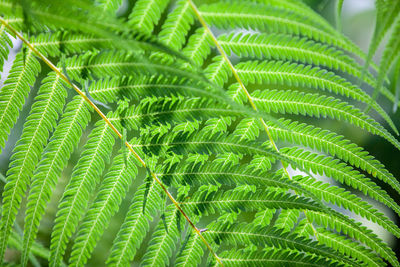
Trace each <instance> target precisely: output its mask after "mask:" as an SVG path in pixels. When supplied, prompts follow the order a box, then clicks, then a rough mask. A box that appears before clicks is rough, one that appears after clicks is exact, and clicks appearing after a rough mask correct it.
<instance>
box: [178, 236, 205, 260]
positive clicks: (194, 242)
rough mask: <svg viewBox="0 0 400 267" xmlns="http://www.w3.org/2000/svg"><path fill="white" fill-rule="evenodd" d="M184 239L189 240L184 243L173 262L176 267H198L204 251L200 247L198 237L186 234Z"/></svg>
mask: <svg viewBox="0 0 400 267" xmlns="http://www.w3.org/2000/svg"><path fill="white" fill-rule="evenodd" d="M188 232H189V230H188V231H187V233H186V235H187V237H186V238H189V239H188V241H187V242H186V243H183V247H181V249H180V252H179V254H178V257H177V259H176V261H175V264H176V266H182V267H184V266H193V267H194V266H198V265H199V264H200V263H201V260H202V256H203V253H204V249H203V247H202V246H201V240H200V238H199V236H198V235H195V234H193V233H190V232H189V233H188Z"/></svg>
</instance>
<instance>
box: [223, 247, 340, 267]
mask: <svg viewBox="0 0 400 267" xmlns="http://www.w3.org/2000/svg"><path fill="white" fill-rule="evenodd" d="M221 260H222V262H223V263H224V266H232V267H233V266H238V267H241V266H246V267H257V266H264V265H267V266H274V267H279V266H304V267H307V266H316V267H318V266H340V264H338V263H336V262H331V261H329V260H327V259H325V258H323V257H315V256H314V255H309V254H303V253H300V252H297V251H295V250H288V249H278V248H265V249H264V251H263V252H251V251H244V250H236V249H235V250H231V251H226V252H224V253H222V254H221Z"/></svg>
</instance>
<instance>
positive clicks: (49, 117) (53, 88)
mask: <svg viewBox="0 0 400 267" xmlns="http://www.w3.org/2000/svg"><path fill="white" fill-rule="evenodd" d="M32 59H33V55H32ZM36 63H37V62H36ZM26 86H29V85H27V84H26ZM65 97H66V90H65V89H64V87H63V85H62V80H61V79H60V77H59V76H58V75H56V74H55V73H50V74H49V75H48V76H47V77H46V78H45V79H44V80H43V82H42V85H41V87H40V89H39V93H38V95H37V97H36V98H35V100H36V101H35V102H34V104H33V105H32V109H31V112H30V114H29V116H28V118H27V121H26V123H25V125H24V130H23V133H22V136H21V139H20V140H19V141H18V143H17V145H16V147H15V149H14V154H13V156H12V159H11V162H10V168H9V170H8V171H7V184H6V186H5V189H4V191H3V207H2V215H3V216H2V218H1V243H0V255H3V254H4V251H5V249H6V246H7V241H8V238H9V234H10V231H11V227H12V226H13V224H14V220H15V217H16V215H17V212H18V210H19V207H20V204H21V200H22V198H23V197H24V196H25V191H26V190H27V187H28V185H29V184H30V178H31V176H32V174H33V171H34V170H35V167H36V164H37V163H38V161H39V157H40V155H41V153H42V151H43V148H44V146H45V145H46V144H47V139H48V137H49V134H50V132H51V131H52V130H53V128H54V127H55V125H56V122H57V119H58V115H59V113H61V111H62V108H63V105H64V101H65Z"/></svg>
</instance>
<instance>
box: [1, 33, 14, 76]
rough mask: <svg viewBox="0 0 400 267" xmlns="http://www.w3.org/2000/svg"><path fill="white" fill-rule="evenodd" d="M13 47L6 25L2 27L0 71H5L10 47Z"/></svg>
mask: <svg viewBox="0 0 400 267" xmlns="http://www.w3.org/2000/svg"><path fill="white" fill-rule="evenodd" d="M10 46H12V42H11V40H10V38H9V37H8V34H7V31H6V28H5V26H4V25H1V26H0V70H3V66H4V62H5V61H6V60H7V58H8V54H9V52H10V49H9V47H10Z"/></svg>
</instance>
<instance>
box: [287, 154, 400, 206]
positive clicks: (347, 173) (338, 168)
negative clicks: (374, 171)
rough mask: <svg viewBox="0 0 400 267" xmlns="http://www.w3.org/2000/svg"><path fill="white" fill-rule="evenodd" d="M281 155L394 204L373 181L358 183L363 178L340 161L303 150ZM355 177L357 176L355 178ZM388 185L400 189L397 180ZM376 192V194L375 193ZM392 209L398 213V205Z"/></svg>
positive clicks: (388, 181) (307, 168)
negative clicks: (364, 189) (365, 189)
mask: <svg viewBox="0 0 400 267" xmlns="http://www.w3.org/2000/svg"><path fill="white" fill-rule="evenodd" d="M281 153H282V154H284V155H286V156H287V157H288V158H290V159H292V160H293V161H295V162H297V163H298V164H301V165H302V167H303V168H304V169H306V170H312V172H314V173H318V174H321V175H324V174H325V175H327V176H329V177H332V178H334V179H335V180H339V181H340V182H342V183H343V181H345V182H346V184H350V185H351V186H353V187H356V188H360V189H361V188H368V190H369V191H370V192H371V193H370V194H371V195H372V196H375V197H378V196H379V198H381V199H382V201H386V199H387V201H389V203H392V202H393V201H391V200H390V197H388V196H385V194H382V193H381V192H382V190H379V189H378V188H377V187H376V186H374V185H373V183H371V182H372V181H368V180H365V179H364V180H365V181H366V183H362V184H360V183H358V185H357V181H356V179H355V178H358V177H362V176H359V175H357V172H354V171H353V170H352V169H351V168H348V167H346V166H345V165H344V164H341V162H340V161H338V160H335V159H333V158H331V157H327V156H325V157H324V156H321V155H318V154H315V153H311V152H308V151H304V150H302V149H301V148H296V147H294V148H283V149H281ZM353 175H357V176H358V177H357V176H354V177H353ZM386 182H387V183H388V184H390V185H391V186H392V187H394V188H398V184H399V182H398V181H397V180H396V179H389V180H386ZM370 185H371V186H370ZM374 191H375V192H374ZM391 206H392V208H393V209H394V210H396V211H398V206H397V205H396V204H393V203H392V204H391Z"/></svg>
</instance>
